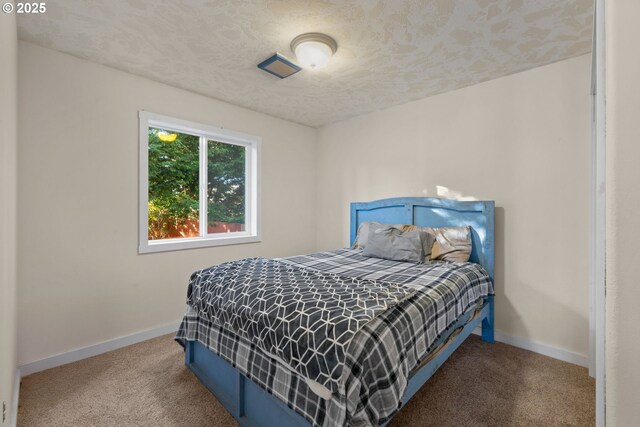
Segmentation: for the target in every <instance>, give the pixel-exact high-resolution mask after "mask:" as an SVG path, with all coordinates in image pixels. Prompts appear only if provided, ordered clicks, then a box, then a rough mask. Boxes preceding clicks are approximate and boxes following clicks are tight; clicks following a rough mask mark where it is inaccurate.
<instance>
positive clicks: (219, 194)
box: [207, 141, 246, 234]
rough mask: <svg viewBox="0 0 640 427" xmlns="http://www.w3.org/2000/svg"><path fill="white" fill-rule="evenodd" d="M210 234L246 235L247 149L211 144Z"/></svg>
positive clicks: (208, 199) (208, 198) (214, 142)
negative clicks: (241, 232)
mask: <svg viewBox="0 0 640 427" xmlns="http://www.w3.org/2000/svg"><path fill="white" fill-rule="evenodd" d="M207 146H208V147H207V148H208V149H207V160H208V166H207V174H208V180H207V181H208V186H207V209H208V218H207V220H208V229H207V232H208V233H209V234H214V233H231V232H234V231H245V229H246V228H245V218H244V214H245V157H246V147H244V146H240V145H232V144H225V143H222V142H217V141H208V142H207Z"/></svg>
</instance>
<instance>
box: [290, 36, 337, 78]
mask: <svg viewBox="0 0 640 427" xmlns="http://www.w3.org/2000/svg"><path fill="white" fill-rule="evenodd" d="M336 50H338V43H336V41H335V40H334V39H332V38H331V37H329V36H328V35H326V34H322V33H305V34H300V35H299V36H298V37H296V38H295V39H293V40H292V41H291V51H292V52H293V53H295V55H296V58H297V60H298V64H299V65H300V66H301V67H302V68H306V69H310V70H317V69H318V68H322V67H324V66H325V65H327V63H328V62H329V59H330V58H331V56H333V54H334V53H336Z"/></svg>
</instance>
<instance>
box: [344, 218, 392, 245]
mask: <svg viewBox="0 0 640 427" xmlns="http://www.w3.org/2000/svg"><path fill="white" fill-rule="evenodd" d="M384 227H395V228H401V227H402V224H383V223H381V222H377V221H364V222H363V223H361V224H360V226H359V227H358V235H357V236H356V241H355V242H353V246H352V248H353V249H358V248H360V249H364V248H365V246H367V239H368V238H369V231H370V230H377V229H379V228H384Z"/></svg>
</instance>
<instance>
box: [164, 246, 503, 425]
mask: <svg viewBox="0 0 640 427" xmlns="http://www.w3.org/2000/svg"><path fill="white" fill-rule="evenodd" d="M222 266H224V267H222ZM222 266H216V267H212V268H211V269H205V270H201V271H199V272H196V273H194V276H193V277H192V281H191V284H190V286H189V301H188V305H189V307H188V310H187V314H186V315H185V317H184V319H183V322H182V324H181V326H180V330H179V331H178V335H177V337H176V338H178V339H184V340H197V341H200V342H201V343H202V344H204V345H205V346H207V347H208V348H210V349H211V350H212V351H214V352H215V353H216V354H218V355H219V356H221V357H222V358H223V359H225V360H227V361H228V362H229V363H231V364H233V365H234V366H235V367H236V368H237V369H238V370H240V371H241V372H242V373H243V374H245V375H247V376H248V377H249V378H252V379H253V380H254V381H255V382H256V383H258V384H260V385H261V386H262V387H263V388H265V389H266V390H267V391H269V392H270V393H272V394H273V395H275V396H276V397H278V398H279V399H281V400H282V401H284V402H286V403H287V404H288V405H289V406H290V407H291V408H293V409H294V410H295V411H296V412H298V413H299V414H301V415H302V416H304V417H305V418H306V419H307V420H309V421H310V423H311V424H312V425H316V426H339V425H351V426H365V425H379V424H382V423H384V422H386V421H388V420H389V419H390V417H391V416H392V415H393V414H394V413H395V411H396V410H397V409H398V407H399V404H400V400H401V398H402V395H403V393H404V390H405V388H406V385H407V381H408V375H409V373H410V372H411V370H412V369H413V368H415V367H416V366H418V364H419V363H420V361H421V359H423V358H424V357H425V356H426V355H427V354H428V352H429V351H430V349H431V348H430V347H431V345H432V344H433V343H434V342H435V341H436V340H437V339H438V337H439V336H440V335H442V334H444V333H445V332H446V331H447V329H448V328H449V327H450V326H451V325H453V324H454V323H455V321H456V320H457V319H458V318H459V317H460V316H461V315H463V314H464V313H465V312H466V311H467V310H469V309H472V308H473V307H475V306H476V305H477V304H478V303H479V302H480V301H481V300H482V299H483V298H484V297H486V296H487V295H492V294H493V288H492V285H491V281H490V279H489V276H488V274H487V273H486V271H485V270H484V269H483V268H482V267H481V266H480V265H478V264H474V263H444V262H437V263H431V264H413V263H404V262H396V261H388V260H382V259H377V258H369V257H364V256H363V255H362V251H361V250H357V249H356V250H353V249H341V250H336V251H329V252H319V253H315V254H310V255H304V256H297V257H290V258H285V259H282V260H271V261H269V260H265V259H261V258H257V259H255V258H254V259H249V260H242V261H238V262H236V263H227V264H223V265H222ZM224 269H227V270H228V271H225V272H224V275H225V277H224V278H222V277H218V278H214V277H212V276H219V275H220V274H219V273H221V272H222V271H223V270H224ZM249 270H251V271H252V273H248V274H246V273H247V272H248V271H249ZM214 271H215V272H216V274H210V273H214ZM242 271H244V273H242ZM276 271H277V272H276ZM303 278H304V279H303ZM285 282H286V283H285ZM291 282H293V283H297V284H295V285H291ZM329 282H330V283H329ZM256 283H258V284H259V283H263V285H258V286H257V289H258V290H255V291H252V292H256V293H255V294H253V295H254V297H253V298H250V297H249V296H248V295H249V294H248V292H250V289H252V288H253V287H254V285H255V284H256ZM268 283H271V285H268ZM273 283H279V284H278V285H273ZM244 284H246V286H245V285H244ZM252 284H254V285H252ZM274 287H275V288H276V290H273V289H272V288H274ZM343 287H347V288H351V287H354V288H355V289H356V291H353V292H351V291H350V290H349V291H346V290H344V289H341V288H343ZM364 288H370V289H366V290H365V289H364ZM229 289H235V290H234V291H231V290H229ZM239 289H244V290H243V291H240V294H242V292H244V293H245V294H246V295H247V296H246V297H240V300H243V299H244V301H245V303H238V302H237V298H236V297H237V296H236V297H233V298H232V295H231V294H232V293H238V290H239ZM260 289H262V291H260ZM285 289H286V291H285ZM294 289H296V291H294ZM302 289H305V293H306V291H307V290H312V292H313V291H315V292H319V293H321V294H322V295H323V296H322V297H320V294H318V296H319V298H316V299H313V298H311V299H310V300H309V301H315V302H313V303H311V304H310V305H309V306H308V307H317V306H318V305H319V301H321V300H322V298H324V297H327V296H329V295H331V293H332V292H335V293H337V294H340V295H342V294H343V293H345V292H346V294H345V295H348V298H346V301H343V299H342V298H339V297H337V296H336V297H332V298H334V299H333V300H332V304H333V305H332V307H333V308H337V307H339V306H341V307H344V309H345V310H347V311H345V312H344V313H342V314H344V317H342V318H343V319H346V318H348V317H349V316H351V315H355V313H358V314H357V316H358V318H359V319H360V321H359V322H353V323H354V324H357V326H356V327H352V326H351V325H349V326H348V327H346V328H345V331H347V330H348V331H350V332H348V333H347V338H348V339H346V340H345V341H339V340H338V341H336V343H322V342H315V343H313V342H312V343H311V348H313V349H318V348H320V347H322V346H323V345H325V346H328V348H329V347H331V348H333V351H334V352H335V353H334V354H335V356H336V360H334V361H332V362H331V363H334V362H337V363H338V365H340V367H339V368H338V370H339V371H340V375H339V376H338V375H337V371H335V372H334V370H332V368H330V367H327V366H322V363H323V362H322V361H323V360H324V359H317V360H314V358H313V357H311V358H307V362H309V361H310V362H311V363H298V360H300V358H299V357H298V356H299V354H298V353H299V352H300V351H303V349H302V347H303V341H304V340H298V338H299V337H300V336H301V335H300V334H306V336H307V337H308V338H311V337H314V336H315V333H316V332H317V331H315V332H314V331H313V330H309V331H306V330H302V331H301V330H297V329H296V331H293V332H292V335H294V336H293V337H291V338H284V340H285V341H286V342H287V343H288V344H293V347H297V349H294V350H290V351H288V350H286V349H283V348H282V347H281V346H280V345H279V342H278V339H280V338H278V336H280V335H286V332H285V331H284V330H280V331H279V332H276V331H275V330H273V331H272V330H271V329H277V328H273V326H271V325H274V324H279V325H280V326H281V327H285V324H286V323H287V317H288V315H284V316H280V315H279V314H278V311H277V309H275V311H274V309H269V310H261V308H260V307H261V306H260V304H262V302H261V301H263V300H264V301H266V300H268V298H278V297H277V295H282V296H283V298H282V299H281V301H282V302H283V303H284V301H285V300H288V298H289V296H287V298H284V294H285V293H296V292H299V293H300V294H302V292H303V291H302ZM267 291H268V292H267ZM261 292H264V293H263V294H261ZM209 294H210V295H211V297H209V296H208V295H209ZM226 294H229V295H228V299H226V298H227V296H223V295H226ZM258 294H260V295H262V296H261V297H260V298H258ZM267 294H269V295H270V296H267ZM337 294H336V295H337ZM274 295H275V296H274ZM295 298H296V299H297V300H298V301H301V300H305V298H306V297H304V296H302V295H300V296H296V297H295ZM249 299H251V300H252V301H251V303H250V304H247V302H248V301H249ZM206 301H215V302H214V303H213V305H210V303H208V302H206ZM233 301H236V302H233ZM305 301H306V300H305ZM347 301H348V302H347ZM354 301H360V302H359V303H354ZM264 304H265V305H264V307H266V306H267V305H268V304H266V303H264ZM341 304H342V305H341ZM358 304H361V306H358ZM273 305H274V306H275V304H273ZM385 307H386V308H385ZM281 310H282V311H281V313H289V314H291V313H293V312H296V310H294V311H287V310H285V309H284V308H281ZM237 311H241V312H244V315H248V316H249V317H250V318H251V319H252V320H251V321H247V320H239V319H235V318H234V316H235V314H234V313H236V312H237ZM336 313H340V312H339V310H338V311H337V312H336V311H334V312H332V315H334V314H336ZM279 316H280V317H282V319H279V320H274V317H276V318H277V317H279ZM325 316H326V315H325ZM302 317H303V318H305V319H311V318H312V317H313V316H311V317H309V316H302ZM317 319H320V320H322V319H323V316H322V315H320V316H319V317H317ZM324 319H325V320H322V321H324V323H325V325H328V324H331V322H330V321H329V322H328V323H327V322H326V319H328V318H324ZM274 322H275V323H274ZM296 323H298V322H297V321H296ZM303 323H304V320H303ZM260 325H263V326H265V325H266V327H263V326H260ZM243 328H244V329H243ZM264 329H266V330H264ZM285 329H286V328H285ZM303 329H304V328H303ZM307 329H308V328H307ZM320 329H322V328H320ZM327 330H328V329H325V331H327ZM354 331H355V332H354ZM296 333H297V334H298V335H295V334H296ZM331 334H332V332H320V334H319V335H318V337H322V336H332V335H331ZM345 346H346V347H345ZM338 348H340V349H341V350H337V349H338ZM345 348H346V351H345V350H344V349H345ZM314 351H315V350H314ZM294 354H297V355H298V356H294ZM274 356H276V357H274ZM343 357H344V358H343ZM315 365H319V366H315ZM335 366H337V365H334V369H335ZM327 373H329V374H327ZM314 378H315V381H318V380H320V381H318V382H319V383H320V384H323V385H325V386H327V387H328V388H329V390H330V391H331V392H332V394H331V396H330V398H326V397H327V396H325V397H324V398H323V397H320V396H319V395H318V394H317V389H316V388H315V387H314V388H313V389H314V390H315V392H314V391H313V390H312V386H313V382H309V381H308V380H309V379H312V380H313V379H314ZM320 394H322V393H320Z"/></svg>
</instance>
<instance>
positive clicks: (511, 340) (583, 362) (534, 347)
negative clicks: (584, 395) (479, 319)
mask: <svg viewBox="0 0 640 427" xmlns="http://www.w3.org/2000/svg"><path fill="white" fill-rule="evenodd" d="M473 333H474V334H476V335H482V333H481V328H480V327H478V328H476V330H475V331H473ZM494 338H495V340H496V341H499V342H501V343H504V344H509V345H512V346H514V347H518V348H523V349H525V350H529V351H533V352H534V353H539V354H542V355H544V356H549V357H552V358H554V359H558V360H562V361H563V362H569V363H573V364H574V365H579V366H584V367H585V368H586V367H589V358H588V357H587V356H584V355H582V354H579V353H574V352H572V351H568V350H563V349H561V348H557V347H552V346H550V345H547V344H541V343H539V342H535V341H531V340H528V339H526V338H522V337H516V336H513V335H509V334H505V333H504V332H500V331H495V333H494Z"/></svg>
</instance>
